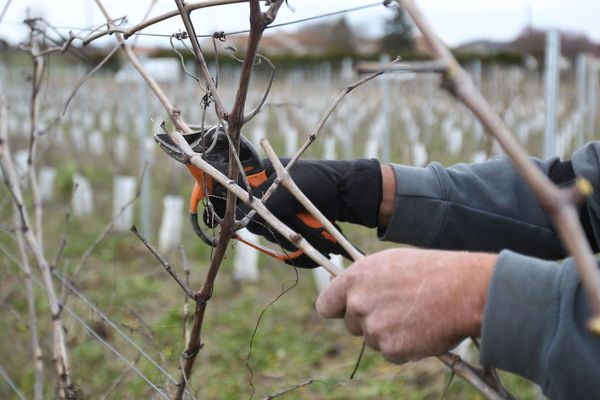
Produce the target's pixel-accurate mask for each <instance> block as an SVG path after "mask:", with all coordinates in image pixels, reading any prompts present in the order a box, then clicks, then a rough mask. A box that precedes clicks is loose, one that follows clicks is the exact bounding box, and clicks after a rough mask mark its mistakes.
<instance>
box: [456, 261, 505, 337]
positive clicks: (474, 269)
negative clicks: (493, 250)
mask: <svg viewBox="0 0 600 400" xmlns="http://www.w3.org/2000/svg"><path fill="white" fill-rule="evenodd" d="M471 256H472V262H471V263H465V266H466V265H468V268H465V269H466V271H465V274H466V276H467V279H466V280H465V282H466V283H467V284H468V286H469V288H470V289H471V294H470V295H469V296H468V298H467V300H468V301H467V304H466V310H465V321H467V324H466V326H465V333H464V336H470V337H478V336H481V328H482V326H483V315H484V308H485V303H486V300H487V297H488V291H489V287H490V283H491V281H492V275H493V272H494V267H495V265H496V260H497V258H498V255H497V254H488V253H472V254H471Z"/></svg>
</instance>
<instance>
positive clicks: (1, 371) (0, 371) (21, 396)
mask: <svg viewBox="0 0 600 400" xmlns="http://www.w3.org/2000/svg"><path fill="white" fill-rule="evenodd" d="M9 3H10V1H9ZM0 375H2V377H3V378H4V380H5V381H6V383H8V386H10V388H11V389H12V390H13V391H14V392H15V394H16V395H17V397H18V398H19V399H21V400H26V399H27V398H26V397H25V395H24V394H23V392H21V389H19V387H18V386H17V384H16V383H15V381H13V380H12V379H11V378H10V376H8V374H7V373H6V371H4V368H2V366H1V365H0Z"/></svg>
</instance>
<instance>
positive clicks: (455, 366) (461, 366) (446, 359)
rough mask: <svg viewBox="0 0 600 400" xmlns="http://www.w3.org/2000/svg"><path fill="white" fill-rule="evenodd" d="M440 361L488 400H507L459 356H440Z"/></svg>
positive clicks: (448, 354) (449, 354) (447, 354)
mask: <svg viewBox="0 0 600 400" xmlns="http://www.w3.org/2000/svg"><path fill="white" fill-rule="evenodd" d="M438 359H439V360H440V361H441V362H443V363H444V364H446V365H447V366H448V367H450V369H451V370H452V372H454V373H455V374H456V375H458V376H460V377H461V378H463V379H464V380H466V381H467V382H469V383H470V384H471V385H473V387H474V388H475V389H477V390H479V392H480V393H481V394H482V395H483V396H484V397H485V398H486V399H488V400H506V398H507V397H504V396H502V395H500V393H498V392H497V391H496V389H495V388H493V387H492V386H490V385H489V384H488V383H487V382H486V381H485V379H484V378H483V376H482V375H481V374H480V373H479V372H478V371H477V370H475V368H473V367H471V366H470V365H469V364H467V363H466V362H464V361H462V360H461V359H460V357H459V356H457V355H454V354H451V353H446V354H443V355H441V356H438Z"/></svg>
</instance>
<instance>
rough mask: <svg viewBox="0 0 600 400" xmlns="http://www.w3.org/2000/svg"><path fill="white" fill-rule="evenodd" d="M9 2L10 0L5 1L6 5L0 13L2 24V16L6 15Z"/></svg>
mask: <svg viewBox="0 0 600 400" xmlns="http://www.w3.org/2000/svg"><path fill="white" fill-rule="evenodd" d="M11 2H12V0H6V4H5V5H4V8H3V9H2V12H1V13H0V22H2V20H3V19H4V16H5V15H6V12H7V11H8V6H10V3H11Z"/></svg>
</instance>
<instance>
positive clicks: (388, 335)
mask: <svg viewBox="0 0 600 400" xmlns="http://www.w3.org/2000/svg"><path fill="white" fill-rule="evenodd" d="M495 262H496V255H495V254H485V253H467V252H454V251H439V250H419V249H393V250H386V251H382V252H380V253H376V254H373V255H370V256H368V257H365V258H363V259H361V260H359V261H357V262H355V263H354V264H353V265H352V266H350V267H349V268H348V269H347V270H346V271H344V272H343V273H342V274H340V275H339V276H338V277H337V278H335V279H333V281H332V282H331V283H330V285H329V287H328V288H327V289H326V290H325V291H324V292H323V293H322V294H321V295H320V296H319V298H318V300H317V304H316V306H317V311H318V312H319V314H320V315H321V316H322V317H325V318H344V322H345V324H346V328H347V329H348V331H349V332H350V333H352V334H353V335H356V336H360V335H363V336H364V338H365V341H366V343H367V344H368V345H369V346H370V347H372V348H373V349H375V350H378V351H381V353H382V354H383V356H384V357H385V359H386V360H388V361H391V362H394V363H402V362H405V361H409V360H411V361H412V360H417V359H421V358H423V357H427V356H433V355H439V354H442V353H444V352H446V351H447V350H448V349H449V348H451V347H452V346H453V345H456V344H457V343H458V342H459V341H461V340H462V339H464V338H466V337H469V336H479V335H480V333H481V323H482V318H483V308H484V305H485V301H486V297H487V291H488V287H489V283H490V280H491V277H492V272H493V267H494V265H495Z"/></svg>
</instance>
